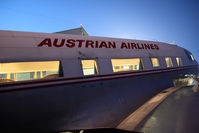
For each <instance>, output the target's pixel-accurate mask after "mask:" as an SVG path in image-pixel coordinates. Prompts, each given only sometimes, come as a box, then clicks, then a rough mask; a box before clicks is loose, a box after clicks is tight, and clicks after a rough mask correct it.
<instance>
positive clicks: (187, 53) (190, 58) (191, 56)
mask: <svg viewBox="0 0 199 133" xmlns="http://www.w3.org/2000/svg"><path fill="white" fill-rule="evenodd" d="M184 51H185V54H186V55H187V57H188V59H189V60H191V61H194V60H195V59H194V57H193V55H192V54H191V53H190V52H189V51H187V50H184Z"/></svg>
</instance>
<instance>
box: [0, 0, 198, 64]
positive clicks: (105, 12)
mask: <svg viewBox="0 0 199 133" xmlns="http://www.w3.org/2000/svg"><path fill="white" fill-rule="evenodd" d="M0 18H1V21H0V30H14V31H30V32H44V33H52V32H56V31H61V30H66V29H71V28H77V27H79V26H80V24H83V27H84V28H85V29H86V31H87V32H88V33H89V35H91V36H104V37H115V38H128V39H141V40H152V41H161V42H167V43H175V44H176V45H179V46H181V47H184V48H186V49H188V50H189V51H190V52H192V53H193V55H194V56H195V58H196V59H197V61H199V0H0Z"/></svg>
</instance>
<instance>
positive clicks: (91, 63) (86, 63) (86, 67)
mask: <svg viewBox="0 0 199 133" xmlns="http://www.w3.org/2000/svg"><path fill="white" fill-rule="evenodd" d="M81 62H82V69H83V74H84V75H95V74H98V68H97V63H96V60H82V61H81Z"/></svg>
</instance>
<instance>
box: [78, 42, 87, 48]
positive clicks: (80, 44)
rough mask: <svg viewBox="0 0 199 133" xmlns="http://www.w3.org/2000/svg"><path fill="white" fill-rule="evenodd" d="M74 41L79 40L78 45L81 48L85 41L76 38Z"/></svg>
mask: <svg viewBox="0 0 199 133" xmlns="http://www.w3.org/2000/svg"><path fill="white" fill-rule="evenodd" d="M76 42H79V44H78V47H79V48H81V47H82V43H83V42H85V40H76Z"/></svg>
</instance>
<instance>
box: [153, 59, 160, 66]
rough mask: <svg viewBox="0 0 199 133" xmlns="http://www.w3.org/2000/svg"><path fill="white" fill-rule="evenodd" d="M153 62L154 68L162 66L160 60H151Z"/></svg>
mask: <svg viewBox="0 0 199 133" xmlns="http://www.w3.org/2000/svg"><path fill="white" fill-rule="evenodd" d="M151 62H152V65H153V67H159V66H160V64H159V60H158V58H151Z"/></svg>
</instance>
